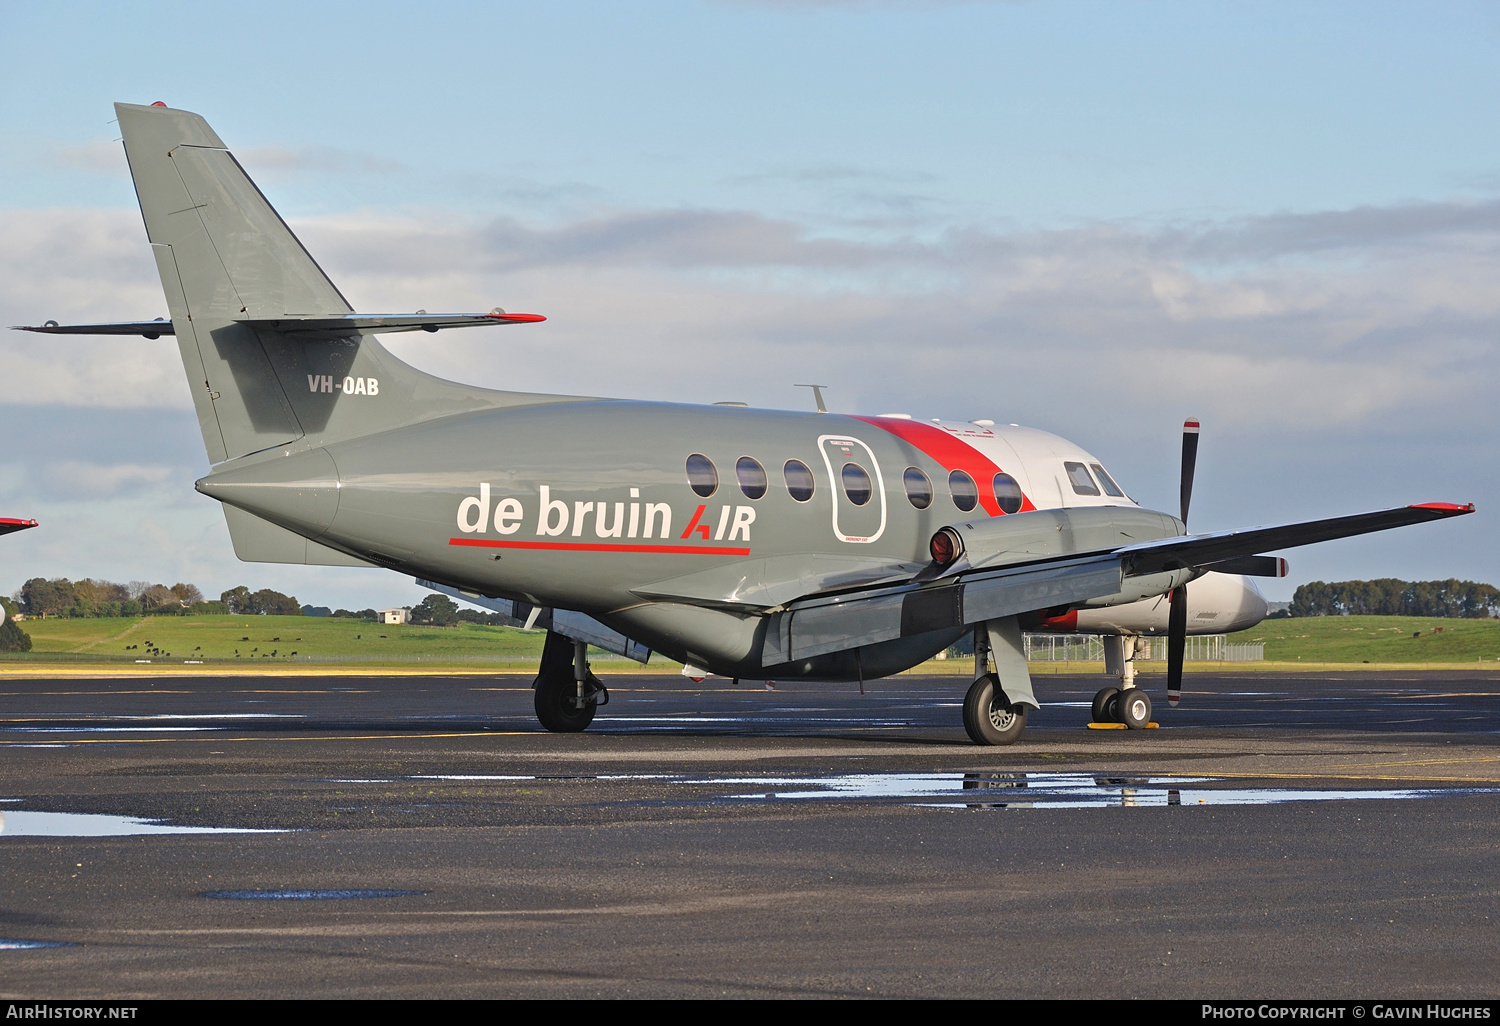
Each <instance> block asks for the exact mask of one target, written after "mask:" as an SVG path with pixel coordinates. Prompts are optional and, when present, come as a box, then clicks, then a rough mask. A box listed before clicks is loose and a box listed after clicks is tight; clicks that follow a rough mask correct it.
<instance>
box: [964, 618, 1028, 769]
mask: <svg viewBox="0 0 1500 1026" xmlns="http://www.w3.org/2000/svg"><path fill="white" fill-rule="evenodd" d="M992 654H993V655H994V657H995V672H993V673H992V672H990V656H991V655H992ZM974 677H975V680H974V683H973V684H971V685H970V686H969V693H968V694H967V695H965V696H964V730H965V731H967V732H968V735H969V737H970V739H972V740H973V742H974V743H975V744H976V745H1009V744H1014V743H1015V741H1016V739H1018V738H1019V737H1020V736H1021V732H1022V731H1023V730H1025V729H1026V714H1027V712H1028V711H1030V710H1032V709H1035V708H1037V707H1038V706H1037V704H1036V696H1035V695H1033V694H1032V692H1031V673H1030V671H1029V670H1027V668H1026V654H1025V650H1024V649H1023V648H1022V645H1021V625H1020V624H1019V623H1018V622H1017V620H1016V618H1015V617H1014V616H1008V617H1005V618H1003V619H1000V620H990V621H988V622H986V623H981V624H979V625H978V626H977V627H975V628H974ZM1002 679H1003V680H1004V681H1005V684H1004V686H1003V687H1002V685H1001V683H1000V682H1001V680H1002Z"/></svg>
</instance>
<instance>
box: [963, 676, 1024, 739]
mask: <svg viewBox="0 0 1500 1026" xmlns="http://www.w3.org/2000/svg"><path fill="white" fill-rule="evenodd" d="M997 683H998V682H997V681H996V679H995V675H994V674H993V673H987V674H985V675H984V676H983V677H980V678H979V679H978V680H976V681H975V682H974V683H973V685H971V686H970V688H969V693H968V694H967V695H965V696H964V730H966V731H967V732H968V734H969V738H970V739H971V740H972V741H973V742H974V743H975V744H976V745H1009V744H1015V742H1016V740H1017V739H1018V738H1019V737H1020V736H1021V732H1022V731H1023V730H1025V729H1026V707H1025V706H1024V705H1011V706H1007V705H1005V704H1004V703H1003V694H1002V693H1001V691H1000V689H999V688H998V687H997V686H996V685H997ZM997 697H999V698H1001V701H996V698H997Z"/></svg>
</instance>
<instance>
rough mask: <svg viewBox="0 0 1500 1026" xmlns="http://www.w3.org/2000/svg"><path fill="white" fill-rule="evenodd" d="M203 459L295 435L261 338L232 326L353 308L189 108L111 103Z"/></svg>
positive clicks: (293, 418)
mask: <svg viewBox="0 0 1500 1026" xmlns="http://www.w3.org/2000/svg"><path fill="white" fill-rule="evenodd" d="M115 112H116V113H117V115H118V116H119V120H120V130H121V134H122V135H123V136H124V140H125V155H126V158H127V159H128V160H129V161H130V173H131V176H132V177H133V178H134V179H135V189H136V195H137V196H138V197H139V199H140V204H141V215H142V217H143V218H144V219H145V222H146V234H147V236H148V237H149V238H150V240H151V248H152V252H153V253H154V254H155V257H156V266H157V270H158V271H159V272H160V274H161V279H162V288H163V290H164V291H165V293H166V297H167V306H168V309H169V310H170V312H171V315H172V323H173V326H174V328H175V330H176V333H177V341H178V345H179V347H180V348H181V350H182V358H183V365H184V367H185V368H186V370H187V373H188V384H189V385H190V386H191V387H192V390H193V404H194V406H195V408H196V409H197V412H198V420H199V424H200V426H201V427H202V429H203V438H204V443H205V444H206V446H207V448H208V455H209V459H210V460H212V461H214V462H219V461H221V460H225V459H231V458H233V457H235V456H242V455H244V454H246V453H251V452H256V451H259V450H261V449H266V448H269V447H270V446H273V445H280V444H284V443H286V442H289V441H293V440H295V439H297V438H299V437H301V436H302V435H303V433H304V431H303V427H302V425H301V424H300V423H299V422H298V419H297V416H296V414H295V413H294V411H293V409H292V405H291V402H290V401H289V399H288V396H287V394H286V389H285V385H284V383H283V382H282V381H281V380H279V378H278V376H277V374H276V372H275V370H274V369H273V367H272V365H271V360H270V358H269V357H268V355H267V353H266V350H265V347H264V346H263V345H262V341H261V339H260V337H259V336H258V335H257V334H256V332H255V331H253V330H251V329H250V328H249V327H247V326H245V325H242V324H239V323H237V321H239V320H245V319H249V318H256V317H277V316H282V315H285V314H342V313H349V312H351V309H350V306H349V304H348V303H347V302H346V301H345V300H344V297H343V296H342V295H340V293H339V291H338V289H336V288H335V287H334V285H333V283H332V282H331V281H329V280H328V276H327V275H325V274H324V273H323V271H322V269H321V268H320V267H318V265H317V263H316V262H315V261H314V260H313V259H312V257H311V256H309V255H308V253H307V251H306V250H305V249H303V248H302V244H301V243H300V242H298V241H297V237H296V236H295V235H293V234H292V232H291V229H289V228H288V227H287V226H286V224H285V222H283V221H282V220H281V218H280V216H278V215H277V213H276V211H275V210H273V209H272V207H271V205H270V204H269V203H268V202H266V199H265V197H264V196H262V195H261V193H260V190H259V189H257V188H256V187H255V183H253V182H252V181H251V180H250V178H249V176H248V175H246V174H245V172H244V169H242V168H241V167H240V165H239V163H238V162H237V161H236V160H235V159H234V157H233V156H232V155H231V154H230V152H229V150H228V149H226V148H225V146H224V143H223V141H222V140H220V139H219V137H218V136H217V135H216V134H215V133H214V131H213V129H212V128H210V127H209V126H208V123H207V122H206V121H204V120H203V119H202V118H201V117H199V116H198V115H197V114H192V113H189V112H187V111H181V110H173V109H171V108H168V107H142V106H135V105H132V104H124V103H118V104H115Z"/></svg>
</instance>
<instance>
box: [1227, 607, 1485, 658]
mask: <svg viewBox="0 0 1500 1026" xmlns="http://www.w3.org/2000/svg"><path fill="white" fill-rule="evenodd" d="M1414 634H1415V635H1420V636H1418V637H1413V635H1414ZM1229 640H1230V641H1233V642H1254V641H1263V642H1265V645H1266V661H1267V662H1288V663H1295V662H1307V663H1364V662H1371V663H1475V664H1478V663H1481V662H1488V663H1495V662H1496V661H1497V660H1500V620H1457V619H1439V618H1427V617H1408V616H1310V617H1293V618H1291V619H1286V620H1265V621H1263V622H1262V623H1261V624H1260V625H1259V626H1256V627H1253V628H1251V629H1250V630H1248V631H1243V632H1241V633H1239V634H1233V635H1230V638H1229Z"/></svg>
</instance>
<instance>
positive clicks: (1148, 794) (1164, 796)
mask: <svg viewBox="0 0 1500 1026" xmlns="http://www.w3.org/2000/svg"><path fill="white" fill-rule="evenodd" d="M681 782H682V783H684V784H704V785H710V786H728V787H750V788H754V789H755V790H753V791H744V792H739V793H733V794H726V795H721V796H720V800H721V801H744V802H754V801H762V802H764V801H799V800H802V801H805V800H817V799H820V798H822V799H829V798H832V799H841V800H846V801H847V800H849V799H866V800H869V799H877V800H878V799H903V798H917V799H929V800H928V801H922V802H918V803H917V804H920V805H923V806H927V807H932V808H963V807H985V808H1007V807H1010V808H1016V807H1019V808H1050V809H1105V808H1116V807H1142V808H1151V807H1166V806H1174V805H1175V806H1180V805H1280V804H1283V803H1286V802H1321V801H1364V800H1374V799H1414V798H1444V797H1452V796H1455V795H1475V794H1497V793H1500V788H1430V789H1423V788H1401V789H1392V790H1374V789H1370V790H1353V789H1351V790H1336V791H1335V790H1299V789H1294V788H1283V787H1270V788H1244V787H1220V786H1212V785H1218V784H1221V783H1223V781H1222V780H1221V779H1219V778H1215V777H1139V778H1129V777H1104V776H1095V775H1092V774H1087V773H990V772H976V773H852V774H844V775H838V776H828V777H740V778H712V779H699V780H692V779H686V778H684V779H683V780H682V781H681ZM1185 785H1211V786H1197V787H1192V786H1185Z"/></svg>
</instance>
